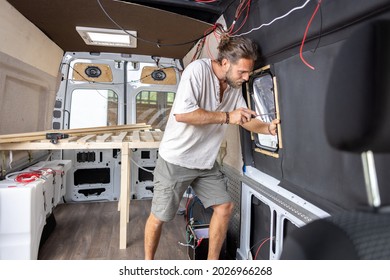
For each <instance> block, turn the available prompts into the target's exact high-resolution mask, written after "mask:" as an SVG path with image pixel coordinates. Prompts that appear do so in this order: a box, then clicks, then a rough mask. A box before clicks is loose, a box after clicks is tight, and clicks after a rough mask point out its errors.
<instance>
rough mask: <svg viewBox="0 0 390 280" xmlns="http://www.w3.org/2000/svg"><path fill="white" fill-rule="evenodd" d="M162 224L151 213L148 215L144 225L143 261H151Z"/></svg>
mask: <svg viewBox="0 0 390 280" xmlns="http://www.w3.org/2000/svg"><path fill="white" fill-rule="evenodd" d="M163 224H164V222H162V221H160V220H159V219H157V218H156V217H155V216H154V215H153V214H152V213H151V214H150V215H149V218H148V220H147V221H146V225H145V239H144V248H145V260H153V259H154V254H155V253H156V250H157V246H158V243H159V241H160V236H161V230H162V226H163Z"/></svg>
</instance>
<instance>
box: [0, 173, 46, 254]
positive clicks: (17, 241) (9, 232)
mask: <svg viewBox="0 0 390 280" xmlns="http://www.w3.org/2000/svg"><path fill="white" fill-rule="evenodd" d="M44 184H45V180H41V179H38V180H36V181H33V182H30V183H16V182H13V181H9V180H4V181H0V259H6V260H12V259H32V260H34V259H37V258H38V249H39V243H40V239H41V235H42V230H43V227H44V225H45V223H46V212H45V210H44V194H43V187H44Z"/></svg>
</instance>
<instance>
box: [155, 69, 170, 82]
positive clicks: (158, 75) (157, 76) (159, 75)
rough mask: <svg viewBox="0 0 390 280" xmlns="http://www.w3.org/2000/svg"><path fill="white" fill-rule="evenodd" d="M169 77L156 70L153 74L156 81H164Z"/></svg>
mask: <svg viewBox="0 0 390 280" xmlns="http://www.w3.org/2000/svg"><path fill="white" fill-rule="evenodd" d="M166 77H167V74H165V72H164V71H163V70H154V71H153V72H152V78H153V80H155V81H162V80H164V79H165V78H166Z"/></svg>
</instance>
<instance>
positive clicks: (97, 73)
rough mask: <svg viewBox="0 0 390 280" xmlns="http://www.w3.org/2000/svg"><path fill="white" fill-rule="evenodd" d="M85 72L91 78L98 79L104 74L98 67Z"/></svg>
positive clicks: (88, 68) (90, 67)
mask: <svg viewBox="0 0 390 280" xmlns="http://www.w3.org/2000/svg"><path fill="white" fill-rule="evenodd" d="M84 72H85V74H86V75H87V76H88V77H90V78H97V77H99V76H100V75H101V74H102V71H101V70H100V68H99V67H97V66H88V67H87V68H86V69H85V71H84Z"/></svg>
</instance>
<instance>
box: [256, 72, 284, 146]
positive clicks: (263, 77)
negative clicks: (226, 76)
mask: <svg viewBox="0 0 390 280" xmlns="http://www.w3.org/2000/svg"><path fill="white" fill-rule="evenodd" d="M275 86H276V84H275V78H274V77H273V76H272V74H271V71H270V69H269V66H267V67H264V68H261V69H259V70H258V71H256V72H254V74H253V75H252V76H251V77H250V80H249V85H248V87H249V88H248V92H249V94H250V98H249V99H250V105H251V108H252V110H254V111H256V113H257V115H258V117H257V118H259V119H260V120H262V121H263V122H268V123H269V122H271V121H272V120H273V119H275V118H276V113H277V111H278V110H277V106H276V102H275V101H276V90H275V88H276V87H275ZM253 140H254V141H255V144H256V146H257V147H258V148H259V149H257V150H258V151H260V152H261V151H269V152H272V153H273V152H276V151H277V150H278V148H279V138H278V135H269V134H253Z"/></svg>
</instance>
